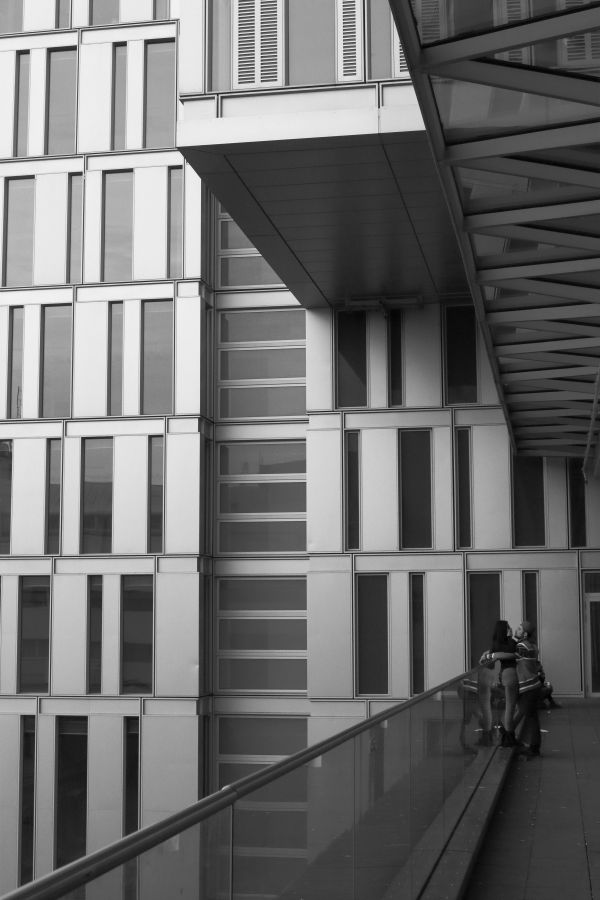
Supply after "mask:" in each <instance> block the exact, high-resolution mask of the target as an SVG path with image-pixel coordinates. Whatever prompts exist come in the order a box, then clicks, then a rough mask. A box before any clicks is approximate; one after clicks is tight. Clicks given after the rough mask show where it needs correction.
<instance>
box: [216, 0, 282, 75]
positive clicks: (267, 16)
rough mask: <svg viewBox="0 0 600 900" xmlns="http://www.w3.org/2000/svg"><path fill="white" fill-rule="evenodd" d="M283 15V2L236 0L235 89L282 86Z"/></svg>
mask: <svg viewBox="0 0 600 900" xmlns="http://www.w3.org/2000/svg"><path fill="white" fill-rule="evenodd" d="M220 5H221V4H220ZM282 13H283V10H282V3H281V2H280V0H235V3H234V6H233V79H234V85H233V86H234V87H239V88H248V87H255V86H257V85H261V86H273V87H275V86H277V85H278V84H281V83H282V79H283V54H282V49H283V47H282V44H283V41H282V25H283V15H282Z"/></svg>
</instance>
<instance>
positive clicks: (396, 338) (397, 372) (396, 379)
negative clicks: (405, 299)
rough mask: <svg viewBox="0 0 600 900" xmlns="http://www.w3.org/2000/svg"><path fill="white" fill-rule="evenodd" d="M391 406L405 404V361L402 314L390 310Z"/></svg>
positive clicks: (396, 310) (398, 311) (395, 310)
mask: <svg viewBox="0 0 600 900" xmlns="http://www.w3.org/2000/svg"><path fill="white" fill-rule="evenodd" d="M388 341H389V370H390V387H389V391H390V406H402V402H403V393H402V388H403V359H402V312H401V311H400V310H398V309H393V310H390V312H389V314H388Z"/></svg>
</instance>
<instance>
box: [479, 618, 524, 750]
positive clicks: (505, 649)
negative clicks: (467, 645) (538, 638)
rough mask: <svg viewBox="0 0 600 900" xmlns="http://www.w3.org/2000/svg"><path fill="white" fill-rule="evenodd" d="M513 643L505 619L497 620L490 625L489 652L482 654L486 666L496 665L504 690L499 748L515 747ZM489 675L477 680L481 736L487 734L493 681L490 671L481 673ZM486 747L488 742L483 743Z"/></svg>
mask: <svg viewBox="0 0 600 900" xmlns="http://www.w3.org/2000/svg"><path fill="white" fill-rule="evenodd" d="M516 646H517V643H516V641H514V640H513V637H512V630H511V627H510V625H509V624H508V622H507V621H506V620H505V619H499V620H498V621H497V622H496V624H495V625H494V631H493V634H492V643H491V647H490V650H489V651H488V652H487V654H484V656H485V657H486V659H487V660H488V661H489V662H494V663H495V662H497V661H500V672H499V680H500V683H501V684H502V687H503V688H504V722H503V728H504V731H503V734H502V746H503V747H514V746H515V743H516V741H515V730H514V722H513V719H514V713H515V706H516V704H517V697H518V695H519V681H518V678H517V654H516V652H515V651H516ZM483 671H484V672H489V673H490V674H489V675H485V676H484V675H483V673H482V678H481V687H482V688H483V690H482V694H481V697H480V702H481V706H482V716H483V723H484V724H483V727H484V735H485V734H486V730H487V734H488V735H489V734H491V721H492V710H491V688H492V683H493V681H495V675H494V674H493V672H492V671H491V670H489V669H488V670H485V669H484V670H483ZM485 742H486V743H488V741H487V740H486V741H485Z"/></svg>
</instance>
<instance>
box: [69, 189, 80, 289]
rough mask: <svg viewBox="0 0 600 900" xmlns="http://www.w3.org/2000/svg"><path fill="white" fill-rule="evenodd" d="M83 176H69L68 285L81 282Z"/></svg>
mask: <svg viewBox="0 0 600 900" xmlns="http://www.w3.org/2000/svg"><path fill="white" fill-rule="evenodd" d="M82 226H83V175H69V229H68V230H69V246H68V254H69V258H68V277H67V280H68V281H69V283H70V284H79V283H80V282H81V255H82V248H83V227H82Z"/></svg>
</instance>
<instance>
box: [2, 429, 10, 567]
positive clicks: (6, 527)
mask: <svg viewBox="0 0 600 900" xmlns="http://www.w3.org/2000/svg"><path fill="white" fill-rule="evenodd" d="M12 457H13V442H12V441H0V553H10V523H11V507H12V468H13V463H12Z"/></svg>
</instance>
